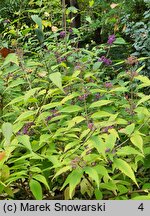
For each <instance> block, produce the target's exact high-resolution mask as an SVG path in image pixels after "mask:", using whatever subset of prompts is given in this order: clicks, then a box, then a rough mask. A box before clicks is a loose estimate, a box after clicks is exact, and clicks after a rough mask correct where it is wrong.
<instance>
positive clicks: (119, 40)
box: [114, 37, 126, 44]
mask: <svg viewBox="0 0 150 216" xmlns="http://www.w3.org/2000/svg"><path fill="white" fill-rule="evenodd" d="M114 44H126V42H125V40H124V39H123V38H121V37H119V38H116V40H115V41H114Z"/></svg>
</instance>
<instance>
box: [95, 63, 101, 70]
mask: <svg viewBox="0 0 150 216" xmlns="http://www.w3.org/2000/svg"><path fill="white" fill-rule="evenodd" d="M101 65H102V62H95V63H94V64H93V70H94V71H96V70H98V69H99V68H100V66H101Z"/></svg>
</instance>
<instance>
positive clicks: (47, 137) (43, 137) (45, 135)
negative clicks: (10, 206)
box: [39, 134, 51, 145]
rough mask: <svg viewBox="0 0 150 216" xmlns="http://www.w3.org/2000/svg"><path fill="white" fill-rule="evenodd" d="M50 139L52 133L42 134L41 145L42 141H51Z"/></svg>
mask: <svg viewBox="0 0 150 216" xmlns="http://www.w3.org/2000/svg"><path fill="white" fill-rule="evenodd" d="M50 139H51V135H50V134H42V135H41V136H40V142H39V145H41V144H42V143H49V142H50Z"/></svg>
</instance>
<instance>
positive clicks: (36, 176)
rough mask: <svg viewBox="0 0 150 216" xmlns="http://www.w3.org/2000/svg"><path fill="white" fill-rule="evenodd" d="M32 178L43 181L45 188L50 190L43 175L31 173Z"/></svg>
mask: <svg viewBox="0 0 150 216" xmlns="http://www.w3.org/2000/svg"><path fill="white" fill-rule="evenodd" d="M32 178H33V179H36V180H37V181H39V182H41V183H43V184H44V185H45V186H46V187H47V189H48V190H50V187H49V185H48V183H47V180H46V178H45V177H44V176H43V175H40V174H37V175H33V177H32Z"/></svg>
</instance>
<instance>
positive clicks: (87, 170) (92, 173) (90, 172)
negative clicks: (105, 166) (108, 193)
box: [83, 167, 100, 188]
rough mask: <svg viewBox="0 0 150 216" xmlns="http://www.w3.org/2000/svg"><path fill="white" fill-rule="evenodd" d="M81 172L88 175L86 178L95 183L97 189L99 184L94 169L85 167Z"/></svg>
mask: <svg viewBox="0 0 150 216" xmlns="http://www.w3.org/2000/svg"><path fill="white" fill-rule="evenodd" d="M83 171H84V172H85V173H86V174H88V176H89V177H90V178H91V179H92V180H94V181H95V183H96V185H97V187H98V188H99V182H100V179H99V176H98V173H97V171H96V169H94V167H85V168H84V169H83Z"/></svg>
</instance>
